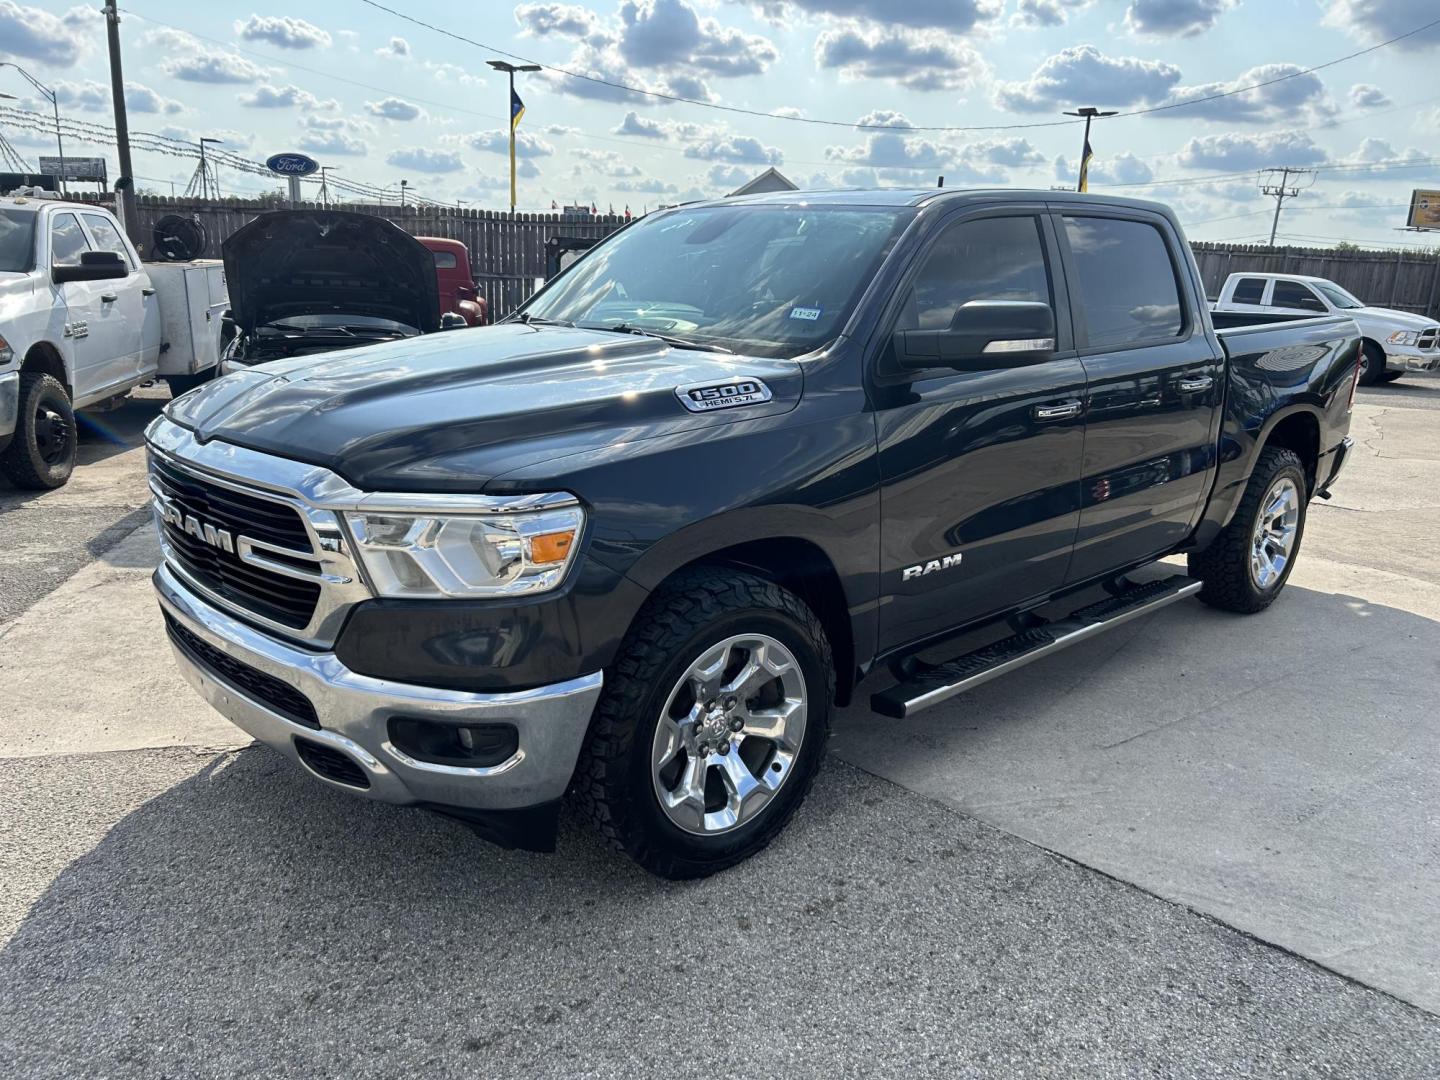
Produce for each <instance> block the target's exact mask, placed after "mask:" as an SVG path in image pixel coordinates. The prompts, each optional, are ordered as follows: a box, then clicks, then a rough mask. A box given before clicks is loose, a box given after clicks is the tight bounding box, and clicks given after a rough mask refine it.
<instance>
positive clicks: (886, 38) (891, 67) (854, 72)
mask: <svg viewBox="0 0 1440 1080" xmlns="http://www.w3.org/2000/svg"><path fill="white" fill-rule="evenodd" d="M815 63H816V64H817V65H818V66H819V67H821V68H829V69H834V70H837V71H839V73H840V75H841V77H842V78H850V79H881V80H885V81H887V82H893V83H898V84H899V85H901V86H904V87H906V88H907V89H910V90H954V89H957V88H959V87H963V86H966V85H967V84H969V83H971V82H972V81H974V80H975V79H976V78H977V77H978V76H979V75H981V74H983V73H984V71H985V62H984V61H983V60H982V59H981V58H980V54H979V53H977V52H976V51H975V50H974V49H972V48H971V47H970V46H969V45H966V44H964V43H963V42H960V41H957V40H955V39H953V38H951V37H949V36H948V35H945V34H941V33H937V32H934V31H916V30H896V29H880V28H878V27H867V26H861V25H859V24H854V23H852V24H849V25H846V26H842V27H839V28H835V29H830V30H826V31H824V32H823V33H821V34H820V36H819V37H818V38H816V40H815Z"/></svg>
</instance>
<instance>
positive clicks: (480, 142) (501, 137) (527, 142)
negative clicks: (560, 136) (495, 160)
mask: <svg viewBox="0 0 1440 1080" xmlns="http://www.w3.org/2000/svg"><path fill="white" fill-rule="evenodd" d="M465 145H466V146H469V147H470V148H471V149H472V150H483V151H485V152H486V153H491V154H508V153H510V133H509V132H508V131H502V130H494V131H479V132H476V133H475V134H474V135H471V136H469V137H468V138H466V139H465ZM553 153H555V147H554V146H552V145H551V144H550V143H548V142H546V141H545V140H544V139H542V138H540V136H538V135H532V134H531V133H530V132H528V131H517V132H516V133H515V156H516V157H517V158H536V157H549V156H550V155H551V154H553Z"/></svg>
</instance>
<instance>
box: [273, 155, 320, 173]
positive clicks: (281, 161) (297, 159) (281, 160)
mask: <svg viewBox="0 0 1440 1080" xmlns="http://www.w3.org/2000/svg"><path fill="white" fill-rule="evenodd" d="M265 167H266V168H267V169H269V170H270V171H271V172H273V173H279V174H280V175H281V176H309V175H310V174H311V173H313V172H315V171H317V170H318V169H319V168H320V163H319V162H318V161H316V160H315V159H314V158H312V157H308V156H306V155H305V154H272V155H271V156H270V157H269V158H267V159H266V160H265Z"/></svg>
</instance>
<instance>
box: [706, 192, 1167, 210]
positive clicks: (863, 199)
mask: <svg viewBox="0 0 1440 1080" xmlns="http://www.w3.org/2000/svg"><path fill="white" fill-rule="evenodd" d="M999 199H1008V200H1012V201H1013V200H1019V199H1023V200H1025V201H1027V202H1030V201H1034V202H1048V203H1074V204H1076V205H1082V206H1115V207H1128V208H1132V209H1140V210H1149V211H1152V212H1154V213H1160V214H1165V215H1167V216H1170V208H1169V207H1168V206H1166V205H1164V204H1163V203H1156V202H1147V201H1145V200H1143V199H1128V198H1120V197H1117V196H1114V195H1093V194H1091V193H1089V192H1083V193H1082V192H1077V191H1052V190H1049V189H1045V188H1039V189H1027V188H847V189H839V190H832V191H771V192H765V193H763V194H759V195H736V196H727V197H725V198H723V199H714V200H709V203H710V204H713V205H716V206H724V205H728V204H734V203H744V204H746V205H748V206H765V205H768V206H800V205H808V206H816V205H827V206H926V205H929V204H932V203H959V202H971V201H973V202H993V201H995V200H999ZM692 205H693V204H692Z"/></svg>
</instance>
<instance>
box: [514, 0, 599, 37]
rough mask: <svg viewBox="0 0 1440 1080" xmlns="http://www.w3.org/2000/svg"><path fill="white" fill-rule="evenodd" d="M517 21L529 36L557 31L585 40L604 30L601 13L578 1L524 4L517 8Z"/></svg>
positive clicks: (543, 35) (542, 35)
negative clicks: (577, 2) (597, 13)
mask: <svg viewBox="0 0 1440 1080" xmlns="http://www.w3.org/2000/svg"><path fill="white" fill-rule="evenodd" d="M515 21H516V22H517V23H519V24H520V32H521V33H522V34H524V35H525V36H526V37H548V36H550V35H552V34H553V35H557V36H559V37H568V38H574V39H575V40H577V41H583V40H586V39H589V38H592V37H595V36H596V35H603V34H604V31H603V30H602V29H601V25H600V16H598V15H596V14H595V12H593V11H591V10H590V9H589V8H587V7H581V6H580V5H578V4H520V5H519V6H517V7H516V8H515Z"/></svg>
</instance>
